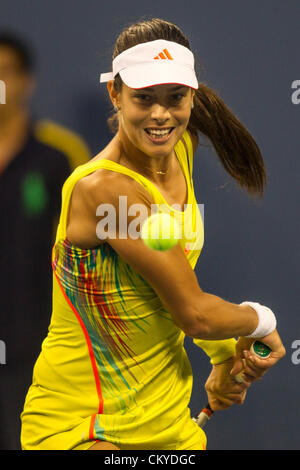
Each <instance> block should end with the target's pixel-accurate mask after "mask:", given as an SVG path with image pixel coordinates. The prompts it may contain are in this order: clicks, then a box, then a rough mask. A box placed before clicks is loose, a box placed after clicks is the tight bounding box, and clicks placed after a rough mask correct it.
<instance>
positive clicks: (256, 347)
mask: <svg viewBox="0 0 300 470" xmlns="http://www.w3.org/2000/svg"><path fill="white" fill-rule="evenodd" d="M250 352H251V353H252V354H254V355H255V356H257V357H259V358H260V359H267V358H268V357H269V356H270V354H271V352H272V350H271V349H270V348H269V346H267V345H266V344H264V343H262V342H261V341H254V343H252V344H251V347H250ZM235 380H236V382H238V383H244V382H245V378H244V374H243V371H242V372H240V373H239V374H237V375H236V376H235Z"/></svg>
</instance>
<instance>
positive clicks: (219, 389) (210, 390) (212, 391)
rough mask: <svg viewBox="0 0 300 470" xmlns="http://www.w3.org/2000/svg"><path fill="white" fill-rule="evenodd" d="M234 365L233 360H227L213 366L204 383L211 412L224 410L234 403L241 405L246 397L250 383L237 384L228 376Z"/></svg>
mask: <svg viewBox="0 0 300 470" xmlns="http://www.w3.org/2000/svg"><path fill="white" fill-rule="evenodd" d="M234 364H235V358H234V357H232V358H230V359H227V361H224V362H222V363H220V364H217V365H214V366H213V368H212V371H211V373H210V375H209V377H208V379H207V381H206V383H205V390H206V393H207V396H208V402H209V404H210V406H211V409H212V410H214V411H215V410H224V409H226V408H229V407H230V406H232V405H233V404H234V403H237V404H239V405H241V404H242V403H243V402H244V400H245V397H246V391H247V388H248V387H249V386H250V383H237V382H236V381H235V379H234V377H233V376H231V375H230V371H231V370H232V368H233V366H234Z"/></svg>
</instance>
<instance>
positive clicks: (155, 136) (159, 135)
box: [145, 127, 174, 144]
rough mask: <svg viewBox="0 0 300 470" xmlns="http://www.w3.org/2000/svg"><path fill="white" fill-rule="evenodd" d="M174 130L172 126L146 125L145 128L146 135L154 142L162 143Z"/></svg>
mask: <svg viewBox="0 0 300 470" xmlns="http://www.w3.org/2000/svg"><path fill="white" fill-rule="evenodd" d="M173 130H174V127H165V128H164V129H162V128H161V129H159V128H154V127H148V128H146V129H145V132H146V134H147V137H148V138H149V139H150V140H151V142H154V143H156V144H164V143H165V142H167V141H168V140H169V138H170V136H171V134H172V132H173Z"/></svg>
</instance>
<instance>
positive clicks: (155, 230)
mask: <svg viewBox="0 0 300 470" xmlns="http://www.w3.org/2000/svg"><path fill="white" fill-rule="evenodd" d="M141 237H142V240H143V241H144V243H145V244H146V245H147V246H148V247H149V248H151V249H152V250H158V251H166V250H170V249H171V248H173V246H175V245H177V243H178V241H179V240H180V238H181V230H180V227H179V225H178V223H177V222H176V220H175V219H174V217H172V216H170V215H169V214H164V213H157V214H153V215H151V216H150V217H148V218H147V219H146V220H145V221H144V223H143V225H142V229H141Z"/></svg>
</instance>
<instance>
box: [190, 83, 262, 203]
mask: <svg viewBox="0 0 300 470" xmlns="http://www.w3.org/2000/svg"><path fill="white" fill-rule="evenodd" d="M188 129H189V130H190V131H191V133H194V134H195V133H197V131H199V132H200V133H202V134H203V135H204V136H206V137H207V138H208V139H209V140H210V142H211V143H212V145H213V147H214V148H215V150H216V153H217V155H218V157H219V159H220V161H221V163H222V165H223V167H224V169H225V170H226V171H227V172H228V173H229V174H230V175H231V176H232V177H233V178H234V179H235V180H236V181H237V183H238V184H239V186H240V187H241V188H242V189H247V190H248V192H249V193H250V194H252V195H255V194H258V195H259V196H260V197H262V196H263V191H264V187H265V185H266V173H265V165H264V162H263V158H262V155H261V152H260V150H259V147H258V145H257V144H256V142H255V140H254V139H253V137H252V136H251V134H250V133H249V132H248V131H247V129H246V128H245V127H244V126H243V124H242V123H241V122H240V121H239V120H238V119H237V117H236V116H235V115H234V114H233V113H232V112H231V111H230V109H229V108H228V107H227V106H226V105H225V103H224V102H223V101H222V100H221V98H220V97H219V96H218V95H217V94H216V93H215V92H214V91H213V90H211V89H210V88H208V87H207V86H206V85H205V84H203V83H200V84H199V88H198V90H196V92H195V96H194V107H193V109H192V113H191V117H190V120H189V124H188Z"/></svg>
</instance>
